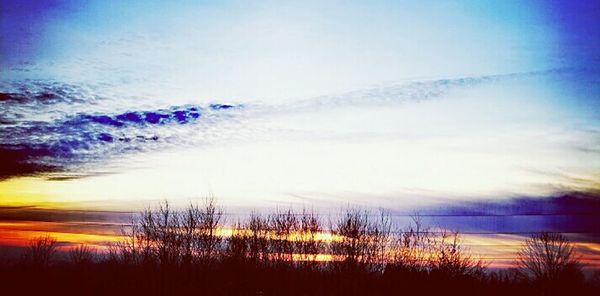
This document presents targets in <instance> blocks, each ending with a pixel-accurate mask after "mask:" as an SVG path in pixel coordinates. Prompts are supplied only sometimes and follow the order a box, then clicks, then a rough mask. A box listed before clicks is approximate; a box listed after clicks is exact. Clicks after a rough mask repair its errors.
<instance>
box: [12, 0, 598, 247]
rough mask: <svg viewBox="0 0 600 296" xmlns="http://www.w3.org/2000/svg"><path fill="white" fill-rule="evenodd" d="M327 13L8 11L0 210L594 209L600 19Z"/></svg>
mask: <svg viewBox="0 0 600 296" xmlns="http://www.w3.org/2000/svg"><path fill="white" fill-rule="evenodd" d="M323 2H324V1H314V2H312V1H298V2H287V1H265V2H263V1H261V2H253V3H251V2H250V1H59V0H56V1H49V0H43V1H29V0H27V1H8V0H0V162H1V163H2V164H1V165H0V166H1V168H0V206H3V207H7V206H37V207H46V208H79V209H84V210H85V209H87V210H92V209H103V210H131V209H135V208H138V207H141V206H144V205H147V204H148V203H151V202H152V201H157V200H163V199H169V200H171V201H174V202H175V203H177V202H181V203H186V202H187V201H189V200H194V199H197V198H200V197H204V196H207V195H214V196H216V197H217V198H218V199H219V202H220V203H221V204H223V205H224V206H227V207H239V208H264V207H273V206H278V205H284V206H296V205H299V206H308V207H314V208H319V209H325V210H326V209H332V208H336V209H337V208H339V207H341V206H345V205H348V204H357V205H364V206H384V207H386V208H390V209H392V210H395V211H409V210H411V209H425V208H428V207H432V206H435V205H440V204H442V205H447V204H451V205H463V204H465V203H467V204H468V203H472V202H490V204H486V207H487V208H490V207H492V204H494V203H497V204H502V203H511V202H515V200H518V201H521V199H518V198H523V197H531V198H534V199H537V200H539V201H543V202H540V203H536V204H535V207H532V208H533V209H534V210H542V212H543V210H544V209H545V208H544V203H545V199H544V198H548V197H552V196H556V195H560V194H563V193H569V192H579V193H582V192H583V193H584V194H592V195H594V194H597V193H598V191H599V189H600V75H599V74H600V18H599V17H598V15H600V2H599V1H577V3H573V2H574V1H431V2H428V3H427V5H423V3H422V1H389V2H388V1H368V2H364V1H343V2H342V1H340V2H336V1H325V2H326V3H323ZM517 205H518V203H517ZM513 208H519V206H515V207H513ZM560 208H561V206H556V207H553V208H552V209H560ZM491 211H492V212H493V211H494V210H491ZM593 211H595V212H593ZM552 213H554V212H552ZM505 214H507V213H505ZM598 214H599V213H598V208H597V207H592V215H593V216H592V217H595V216H596V217H597V215H598ZM3 215H4V216H3ZM28 215H30V214H28ZM44 215H45V214H44ZM44 215H38V216H44ZM48 215H50V214H48ZM507 215H510V212H508V214H507ZM552 215H553V214H552ZM50 216H51V215H50ZM3 217H4V218H3ZM7 217H8V218H7ZM10 217H13V216H10V215H9V216H6V214H2V213H0V223H1V222H2V220H10V219H9V218H10ZM13 218H14V217H13ZM544 219H552V218H544ZM42 220H43V219H42ZM75 220H77V219H75ZM592 220H593V219H592ZM592 220H590V221H592ZM44 221H46V220H44ZM519 221H521V220H519ZM536 221H537V220H536ZM590 221H588V220H585V221H582V222H581V223H579V224H578V223H575V224H573V225H579V226H580V225H588V226H589V225H592V224H594V223H596V222H597V220H593V221H592V222H593V223H592V222H590ZM46 222H48V221H46ZM50 222H56V221H50ZM446 222H448V221H446ZM513 222H514V221H513ZM513 222H511V223H509V224H502V225H503V226H497V225H500V224H498V222H491V223H492V224H493V223H496V224H493V225H496V226H494V227H495V228H494V227H492V228H491V231H493V230H494V229H495V230H497V231H503V232H509V231H511V229H513V230H515V231H518V230H519V229H526V231H536V229H537V230H544V229H546V228H544V229H542V228H543V227H545V226H544V225H546V226H548V225H551V228H552V229H554V230H557V231H569V229H575V230H573V231H574V232H578V231H581V229H584V231H589V227H588V226H586V227H583V228H577V227H579V226H577V227H575V228H569V227H571V226H572V225H571V224H569V223H563V222H557V223H554V224H552V223H553V222H552V221H547V220H544V221H543V223H542V222H540V221H537V222H527V221H525V222H522V223H521V222H519V223H520V224H519V223H516V222H515V223H514V224H513ZM551 222H552V223H551ZM6 223H8V224H6V225H8V226H10V227H9V228H6V227H5V228H4V229H5V230H6V229H11V231H13V232H11V233H19V229H20V228H18V227H17V228H15V227H16V226H14V225H13V224H10V223H13V222H10V223H9V222H6ZM23 223H25V222H23ZM448 223H449V224H452V223H450V222H448ZM586 223H587V224H586ZM590 223H592V224H590ZM17 224H18V223H17ZM483 224H485V223H483ZM517 224H519V225H517ZM567 224H568V225H567ZM6 225H4V226H6ZM11 225H13V226H14V227H13V226H11ZM15 225H16V224H15ZM28 225H29V224H28ZM452 225H454V224H452ZM465 225H468V223H466V222H464V223H463V222H461V223H458V222H457V223H455V226H456V227H458V228H460V227H463V228H464V229H471V230H472V229H473V227H467V226H465ZM507 225H508V226H507ZM531 225H537V226H540V227H541V228H535V227H534V228H535V229H533V228H531V227H530V226H531ZM557 225H558V226H557ZM0 226H2V225H0ZM8 226H7V227H8ZM537 226H536V227H537ZM562 226H564V227H562ZM11 227H12V228H11ZM19 227H21V226H19ZM549 227H550V226H549ZM561 227H562V228H561ZM0 228H2V227H0ZM44 229H46V230H47V229H49V228H45V226H44V227H38V228H35V229H33V230H32V231H38V232H39V231H44ZM499 229H501V230H499ZM532 229H533V230H532ZM565 229H566V230H565ZM30 230H31V229H30ZM488 230H490V229H488ZM15 231H16V232H15ZM92 232H93V231H92ZM97 232H98V231H96V232H95V233H97ZM7 233H8V232H6V233H5V234H6V235H5V236H7V235H8V234H7ZM17 236H18V235H17ZM598 237H600V235H599V234H598V233H597V230H596V232H595V233H592V238H594V239H592V240H597V239H598ZM513 247H514V245H513ZM598 249H599V250H600V248H598ZM595 252H598V250H596V251H595ZM596 255H597V254H596Z"/></svg>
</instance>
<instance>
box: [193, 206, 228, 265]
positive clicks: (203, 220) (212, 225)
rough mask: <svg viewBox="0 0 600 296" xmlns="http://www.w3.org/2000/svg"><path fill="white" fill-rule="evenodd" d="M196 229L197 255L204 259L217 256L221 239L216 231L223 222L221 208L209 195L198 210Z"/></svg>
mask: <svg viewBox="0 0 600 296" xmlns="http://www.w3.org/2000/svg"><path fill="white" fill-rule="evenodd" d="M199 214H200V215H199V217H198V225H197V226H198V229H197V231H196V233H197V238H198V255H199V256H200V258H203V259H204V260H212V259H215V258H216V257H217V255H218V254H217V253H218V252H219V250H220V249H221V244H222V242H223V239H222V237H221V235H220V234H219V233H218V231H219V228H221V226H222V223H223V210H222V209H221V208H220V207H218V206H217V204H216V202H215V199H214V198H213V197H210V198H208V199H206V200H205V202H204V207H203V208H202V210H201V211H200V212H199Z"/></svg>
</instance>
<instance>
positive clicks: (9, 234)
mask: <svg viewBox="0 0 600 296" xmlns="http://www.w3.org/2000/svg"><path fill="white" fill-rule="evenodd" d="M117 226H118V225H117V224H111V223H104V224H103V225H102V226H94V223H86V222H70V223H63V222H39V221H0V245H3V246H20V247H24V246H27V245H28V244H29V243H30V242H31V240H33V239H35V238H37V237H41V236H50V237H52V238H54V239H56V240H57V241H58V242H59V244H60V246H59V248H60V249H68V248H70V247H73V246H75V245H79V244H85V245H88V246H90V247H92V248H94V249H96V250H98V251H101V252H102V251H104V250H106V249H107V247H108V245H110V244H111V243H115V242H119V241H121V240H123V236H121V234H120V233H119V231H118V230H116V229H118V227H117ZM239 231H242V233H243V234H244V235H249V234H250V233H249V231H248V230H237V229H235V230H234V229H233V228H230V227H223V228H220V229H218V230H217V233H216V234H217V235H218V236H221V237H224V238H226V237H230V236H231V235H232V234H233V233H234V232H239ZM265 237H268V238H277V239H286V238H287V239H289V240H292V241H300V240H303V239H306V238H304V237H303V236H302V234H300V233H297V232H294V233H291V234H289V235H287V236H282V235H276V234H275V233H273V232H268V233H266V234H265ZM461 238H462V244H461V245H462V246H463V249H464V251H465V253H466V254H471V257H472V258H473V259H481V260H482V261H483V262H484V263H485V264H487V265H488V266H489V267H490V268H511V267H515V266H516V258H517V256H516V254H517V251H518V250H519V248H520V246H521V244H522V242H523V240H524V237H522V236H517V235H504V234H486V235H483V234H477V235H474V234H465V235H461ZM314 239H315V240H316V241H321V242H324V243H329V242H332V241H339V240H340V239H341V237H339V236H335V235H333V234H331V233H328V232H320V233H316V234H315V235H314ZM575 245H576V247H577V249H578V250H579V251H580V253H581V254H585V256H582V258H581V260H580V262H581V263H582V264H583V265H585V266H586V267H588V268H597V269H600V244H598V243H590V242H575ZM424 256H425V258H427V254H424ZM390 257H392V254H390ZM292 259H293V260H296V261H318V262H323V261H337V260H340V259H341V258H336V256H335V255H331V254H315V255H302V254H292Z"/></svg>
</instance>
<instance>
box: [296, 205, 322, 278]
mask: <svg viewBox="0 0 600 296" xmlns="http://www.w3.org/2000/svg"><path fill="white" fill-rule="evenodd" d="M322 232H323V227H322V226H321V222H320V221H319V217H318V216H317V215H316V214H315V213H314V212H309V211H307V210H306V209H305V210H303V211H302V216H301V217H300V221H299V236H300V237H299V239H298V242H297V253H298V254H300V256H301V258H300V260H301V262H302V264H303V265H304V266H313V264H312V263H314V261H315V259H316V257H317V255H319V254H321V253H322V252H323V250H324V246H325V244H324V242H323V241H322V240H321V239H320V238H319V237H318V235H319V234H320V233H322Z"/></svg>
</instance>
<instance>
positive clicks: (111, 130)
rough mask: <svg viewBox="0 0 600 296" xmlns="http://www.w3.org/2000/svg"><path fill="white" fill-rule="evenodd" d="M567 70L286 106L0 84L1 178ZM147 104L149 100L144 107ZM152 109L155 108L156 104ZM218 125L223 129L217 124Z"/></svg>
mask: <svg viewBox="0 0 600 296" xmlns="http://www.w3.org/2000/svg"><path fill="white" fill-rule="evenodd" d="M570 72H572V71H571V70H558V71H545V72H531V73H516V74H506V75H488V76H476V77H463V78H447V79H437V80H423V81H412V82H403V83H395V84H387V85H383V86H378V87H373V88H369V89H363V90H356V91H352V92H347V93H342V94H339V95H331V96H322V97H316V98H312V99H307V100H302V101H297V102H288V103H285V104H280V105H262V104H259V103H252V102H249V103H245V104H226V103H202V104H182V105H174V106H166V107H162V108H161V107H160V106H164V105H162V103H164V101H160V102H162V103H160V102H158V103H157V102H154V104H151V105H148V102H149V101H151V100H144V99H143V98H142V99H140V98H134V97H118V96H117V97H111V96H110V95H109V91H107V89H110V88H111V86H103V87H99V86H94V85H86V84H82V85H73V84H67V83H60V82H57V81H49V80H24V81H13V82H9V83H3V84H0V161H2V163H3V164H4V165H3V166H2V169H0V180H2V179H7V178H11V177H15V176H30V175H46V176H47V177H48V178H49V179H51V180H67V179H72V178H80V177H85V176H89V175H95V174H97V173H107V172H98V170H97V169H94V165H95V164H98V163H100V162H102V161H105V160H108V159H111V158H112V157H115V156H121V155H125V154H130V153H139V152H147V151H156V150H163V149H169V148H172V147H190V146H195V145H198V144H202V143H209V142H210V141H211V139H215V138H219V139H220V138H227V137H229V136H230V135H231V134H232V133H233V132H239V131H238V129H244V128H245V126H242V125H238V126H234V127H232V126H226V124H227V123H231V122H236V121H237V122H239V121H241V120H243V119H252V118H260V117H265V116H271V115H282V114H289V113H300V112H313V111H316V110H319V109H328V110H329V109H335V108H343V107H347V106H353V107H356V106H383V105H390V104H394V105H397V104H405V103H414V102H419V101H424V100H432V99H436V98H441V97H443V96H444V95H445V94H447V93H449V92H451V91H453V90H459V89H465V88H469V87H473V86H477V85H481V84H485V83H494V82H497V81H504V80H510V79H523V78H527V77H531V76H540V75H555V74H562V73H570ZM150 103H152V102H150ZM157 106H158V107H157ZM223 124H225V125H223Z"/></svg>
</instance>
